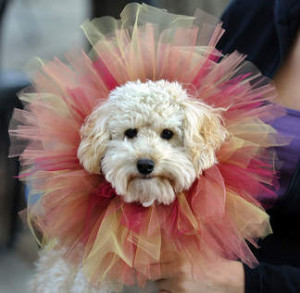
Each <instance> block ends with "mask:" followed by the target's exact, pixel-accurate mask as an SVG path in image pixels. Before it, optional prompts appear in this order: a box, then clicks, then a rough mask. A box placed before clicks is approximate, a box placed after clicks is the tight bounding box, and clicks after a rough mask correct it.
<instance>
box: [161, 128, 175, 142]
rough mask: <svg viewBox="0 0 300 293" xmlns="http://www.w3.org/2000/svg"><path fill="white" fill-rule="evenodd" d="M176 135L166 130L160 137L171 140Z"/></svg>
mask: <svg viewBox="0 0 300 293" xmlns="http://www.w3.org/2000/svg"><path fill="white" fill-rule="evenodd" d="M173 135H174V133H173V131H171V130H169V129H164V130H163V131H162V133H161V135H160V137H161V138H163V139H167V140H168V139H171V138H172V137H173Z"/></svg>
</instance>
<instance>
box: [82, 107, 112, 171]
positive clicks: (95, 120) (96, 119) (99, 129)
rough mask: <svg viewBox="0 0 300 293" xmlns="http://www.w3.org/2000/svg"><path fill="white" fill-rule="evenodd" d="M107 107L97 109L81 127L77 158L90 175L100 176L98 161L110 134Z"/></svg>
mask: <svg viewBox="0 0 300 293" xmlns="http://www.w3.org/2000/svg"><path fill="white" fill-rule="evenodd" d="M108 108H109V105H108V104H104V105H103V106H99V107H97V108H96V109H95V110H94V111H93V112H92V113H91V114H90V116H88V118H87V119H86V121H85V123H84V124H83V126H82V127H81V130H80V134H81V142H80V145H79V147H78V150H77V157H78V159H79V161H80V163H81V164H82V165H83V167H84V168H85V169H86V170H87V171H88V172H90V173H95V174H100V173H101V167H100V161H101V158H102V157H103V155H104V152H105V150H106V146H107V142H108V141H109V139H110V133H109V131H108V129H107V122H108V119H109V116H108V114H109V113H110V111H109V109H108Z"/></svg>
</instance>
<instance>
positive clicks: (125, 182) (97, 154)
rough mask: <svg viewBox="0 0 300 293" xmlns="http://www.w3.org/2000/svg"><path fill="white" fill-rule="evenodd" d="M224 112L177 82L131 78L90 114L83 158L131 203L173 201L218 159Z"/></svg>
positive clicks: (223, 137) (224, 132) (224, 133)
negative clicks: (189, 93) (196, 98)
mask: <svg viewBox="0 0 300 293" xmlns="http://www.w3.org/2000/svg"><path fill="white" fill-rule="evenodd" d="M221 111H222V109H214V108H212V107H211V106H208V105H206V104H205V103H203V102H201V101H200V100H195V99H192V98H190V97H189V95H188V93H187V91H186V90H185V89H184V88H183V86H182V85H181V84H179V83H177V82H168V81H166V80H159V81H147V82H144V83H142V82H141V81H139V80H138V81H133V82H127V83H126V84H124V85H122V86H120V87H117V88H116V89H114V90H113V91H112V92H111V94H110V96H109V99H108V100H107V102H105V103H104V104H102V105H99V106H98V107H96V108H95V109H94V111H93V112H92V113H91V115H90V116H89V117H88V118H87V120H86V122H85V124H84V125H83V126H82V128H81V143H80V145H79V148H78V158H79V160H80V162H81V164H82V165H83V166H84V168H85V169H86V170H87V171H88V172H90V173H94V174H101V173H102V174H103V175H104V176H105V179H106V180H107V181H108V182H109V183H111V185H112V186H113V188H114V189H115V190H116V193H117V194H118V195H120V196H121V197H122V198H123V200H124V201H125V202H128V203H130V202H139V203H141V204H142V205H143V206H144V207H148V206H151V205H152V204H153V203H154V202H156V203H158V204H164V205H168V204H170V203H172V202H173V201H174V199H175V198H176V194H178V193H180V192H182V191H184V190H188V189H189V188H190V186H191V185H192V183H193V182H194V181H195V179H196V178H197V177H198V176H200V175H201V174H202V172H203V171H204V170H206V169H209V168H210V167H212V166H213V165H214V164H216V163H217V158H216V151H217V150H218V149H219V148H220V147H221V145H222V144H223V142H224V141H225V140H226V137H227V136H228V133H227V130H226V128H225V127H224V125H223V121H222V117H221V114H220V113H221Z"/></svg>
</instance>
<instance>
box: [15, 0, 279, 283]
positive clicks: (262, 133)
mask: <svg viewBox="0 0 300 293" xmlns="http://www.w3.org/2000/svg"><path fill="white" fill-rule="evenodd" d="M82 28H83V30H84V32H85V34H86V36H87V38H88V40H89V41H90V43H91V44H92V46H93V48H92V51H91V53H90V55H89V56H88V55H86V54H85V53H84V52H83V51H80V52H78V51H72V52H70V53H68V54H67V55H66V58H67V60H68V65H66V64H64V63H63V62H61V61H60V60H58V59H54V60H52V61H50V62H44V61H41V60H38V62H39V63H40V64H39V68H38V69H36V70H35V71H34V72H33V89H29V90H27V91H24V92H23V93H22V94H21V95H20V98H21V100H23V101H24V105H25V108H24V110H15V113H14V120H13V122H12V124H11V130H10V134H11V138H12V142H13V143H12V148H11V155H12V156H17V155H20V161H21V164H22V172H21V174H20V178H22V179H24V180H26V184H28V186H29V187H30V199H29V203H28V219H29V222H30V223H31V225H33V227H34V228H35V229H38V230H39V231H41V232H42V233H43V241H42V242H43V243H49V242H50V241H53V245H54V247H63V249H64V250H65V251H66V257H68V258H69V260H71V261H73V262H74V263H77V264H78V265H83V267H84V271H85V272H86V275H87V277H88V278H89V280H90V281H91V282H92V283H94V284H96V285H100V284H101V283H102V282H106V281H115V282H120V283H124V284H129V285H130V284H133V283H135V282H136V281H138V283H139V284H140V285H141V286H142V285H143V284H145V282H146V281H147V279H156V278H159V276H160V266H159V263H161V262H164V255H165V253H166V252H168V253H174V257H175V256H180V257H184V258H185V259H186V260H187V261H188V262H190V264H191V266H192V268H193V270H192V274H193V275H194V276H195V277H197V276H199V275H200V274H201V272H202V270H203V269H204V268H203V266H202V265H201V261H202V260H205V261H207V260H209V261H213V260H215V259H217V258H219V257H224V258H228V259H238V260H241V261H243V262H245V263H247V264H248V265H250V266H253V265H255V263H256V260H255V258H254V256H253V255H252V253H251V252H250V250H249V248H248V246H247V243H246V242H247V241H248V242H250V243H252V244H254V245H256V244H255V243H256V241H257V239H258V238H259V237H264V236H265V235H267V234H268V233H270V232H271V229H270V226H269V222H268V216H267V214H266V213H265V211H264V209H263V208H262V204H261V203H262V202H264V203H268V202H271V201H272V200H273V199H274V196H275V187H274V186H275V182H276V180H275V177H276V174H275V172H274V170H273V161H274V154H273V152H272V150H271V147H273V146H276V145H279V144H282V143H284V139H282V138H280V137H279V136H278V135H277V134H276V132H275V130H274V129H273V128H272V127H271V126H270V125H269V124H268V123H269V122H270V121H272V119H274V118H276V117H277V116H278V115H281V114H282V111H281V109H280V108H278V107H277V106H275V105H274V104H272V99H273V98H274V97H275V96H276V94H275V92H274V88H273V87H272V85H271V84H270V83H269V81H268V80H266V79H265V78H263V77H262V76H261V75H260V73H259V72H258V71H257V70H256V68H255V67H254V66H253V65H252V64H250V63H248V62H245V61H244V58H245V57H244V56H242V55H240V54H239V53H237V52H235V53H232V54H231V55H228V56H223V55H222V54H221V52H219V51H217V50H216V49H215V45H216V43H217V41H218V40H219V38H220V36H221V35H222V32H223V29H222V28H221V25H220V24H219V23H218V21H217V20H216V19H214V18H213V17H211V16H210V15H207V14H205V13H203V12H197V13H196V15H195V17H187V16H179V15H174V14H170V13H167V12H166V11H164V10H160V9H157V8H153V7H150V6H147V5H139V4H129V5H127V6H126V8H125V9H124V11H123V12H122V14H121V19H120V20H115V19H113V18H110V17H104V18H100V19H95V20H93V21H91V22H86V23H84V24H83V25H82ZM160 79H165V80H168V81H177V82H179V83H181V84H182V85H183V87H184V88H185V89H186V90H187V91H188V93H189V94H190V95H191V96H192V97H193V98H196V99H201V100H203V101H204V102H206V103H207V104H209V105H211V106H213V107H223V108H226V109H227V110H226V111H225V112H224V115H223V119H224V122H225V125H226V127H227V129H228V131H229V133H230V138H229V139H228V141H227V142H226V143H225V144H224V145H223V147H222V148H221V149H220V150H219V152H218V154H217V157H218V161H219V163H218V164H217V165H215V166H214V167H212V168H211V169H209V170H207V171H205V172H204V174H203V175H202V176H200V178H198V179H197V180H196V182H194V184H193V185H192V187H191V188H190V190H188V191H186V192H184V193H180V194H177V198H176V200H175V201H174V202H173V203H172V204H171V205H169V206H164V205H157V204H154V205H152V206H151V207H149V208H145V207H142V206H140V205H138V204H134V203H133V204H128V203H124V202H123V201H122V200H121V198H120V197H119V196H118V195H116V194H115V191H114V190H113V189H112V187H111V186H110V185H109V184H108V183H107V182H106V181H105V179H104V178H103V176H101V175H91V174H89V173H88V172H86V171H85V170H84V169H83V167H82V166H81V165H80V164H79V161H78V159H77V148H78V145H79V142H80V134H79V130H80V127H81V126H82V124H83V123H84V121H85V118H86V117H87V116H88V115H89V114H90V113H91V112H92V110H93V108H94V107H95V106H96V105H100V104H101V103H103V102H105V101H106V99H107V97H108V95H109V93H110V91H111V90H112V89H114V88H115V87H117V86H119V85H122V84H124V83H126V82H128V81H135V80H140V81H147V80H160ZM15 139H17V142H15Z"/></svg>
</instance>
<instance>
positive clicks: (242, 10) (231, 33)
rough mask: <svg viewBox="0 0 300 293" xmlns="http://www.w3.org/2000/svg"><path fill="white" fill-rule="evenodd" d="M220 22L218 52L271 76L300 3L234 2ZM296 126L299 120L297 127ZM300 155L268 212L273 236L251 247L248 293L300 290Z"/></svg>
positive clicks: (299, 22) (297, 20)
mask: <svg viewBox="0 0 300 293" xmlns="http://www.w3.org/2000/svg"><path fill="white" fill-rule="evenodd" d="M222 21H223V22H224V25H223V26H224V28H225V29H226V32H225V34H224V36H223V37H222V38H221V40H220V42H219V44H218V48H219V49H220V50H221V51H222V52H223V53H224V54H227V53H231V52H232V51H234V50H238V51H239V52H241V53H244V54H246V55H248V57H247V58H248V60H250V61H252V62H253V63H254V64H255V65H256V66H257V67H258V68H259V69H260V70H261V71H262V73H263V74H264V75H266V76H268V77H270V78H272V77H273V76H274V74H275V73H276V71H277V70H278V69H279V67H280V66H281V65H282V63H283V61H284V59H285V58H286V56H287V54H288V53H289V50H290V49H291V47H292V45H293V40H294V39H295V37H296V35H297V33H298V30H299V28H300V0H234V1H232V2H231V4H230V5H229V6H228V8H227V10H226V11H225V12H224V15H223V16H222ZM299 98H300V97H299ZM299 125H300V119H299V123H298V126H297V125H295V127H299ZM299 157H300V149H299V156H298V163H297V161H296V162H295V165H297V168H296V170H295V172H294V175H293V177H292V178H291V180H290V182H289V186H287V189H286V192H285V193H284V194H283V195H282V196H281V197H280V199H279V200H278V201H277V202H276V204H275V205H274V207H273V208H272V209H270V210H269V211H268V212H269V214H270V216H271V225H272V228H273V234H272V235H270V236H268V237H266V238H265V239H264V240H263V241H261V242H260V246H261V248H260V249H258V250H256V249H253V251H254V254H255V255H256V256H257V258H258V260H259V262H260V264H259V265H258V266H257V268H255V269H249V268H248V267H246V266H245V277H246V283H245V291H246V293H260V292H266V293H273V292H274V293H276V292H280V293H283V292H287V293H289V292H300V162H299ZM295 160H297V159H295ZM283 176H284V174H283Z"/></svg>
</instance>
